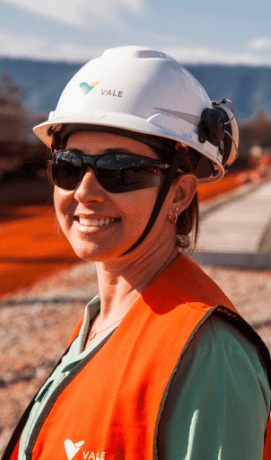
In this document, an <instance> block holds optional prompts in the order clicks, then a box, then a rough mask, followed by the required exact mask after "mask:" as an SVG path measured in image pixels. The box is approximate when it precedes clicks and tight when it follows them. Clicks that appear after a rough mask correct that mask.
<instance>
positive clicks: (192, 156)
mask: <svg viewBox="0 0 271 460" xmlns="http://www.w3.org/2000/svg"><path fill="white" fill-rule="evenodd" d="M153 150H154V151H155V154H156V155H157V156H158V158H159V159H160V160H161V161H163V162H165V163H169V164H170V163H171V162H172V159H173V156H174V153H175V152H176V150H173V149H171V151H168V150H167V151H161V150H159V149H155V148H153ZM200 158H201V155H200V153H199V152H197V151H196V150H195V149H193V148H191V147H189V148H188V151H187V152H186V153H184V156H183V158H182V159H181V161H180V169H181V170H182V171H183V172H184V173H190V172H193V171H194V170H195V169H196V167H197V164H198V162H199V160H200ZM180 174H182V173H180ZM198 233H199V204H198V192H196V193H195V195H194V197H193V199H192V201H191V203H190V205H189V206H188V207H187V208H186V209H185V210H184V211H183V212H182V213H181V214H180V215H179V217H178V220H177V244H178V246H179V247H180V248H181V249H188V252H190V254H191V253H192V252H193V251H194V249H195V246H196V243H197V239H198Z"/></svg>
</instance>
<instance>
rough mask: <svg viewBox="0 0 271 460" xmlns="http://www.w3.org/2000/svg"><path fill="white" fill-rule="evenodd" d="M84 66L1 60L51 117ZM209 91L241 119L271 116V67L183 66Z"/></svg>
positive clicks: (2, 69) (31, 103)
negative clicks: (261, 111) (225, 101)
mask: <svg viewBox="0 0 271 460" xmlns="http://www.w3.org/2000/svg"><path fill="white" fill-rule="evenodd" d="M82 65H83V64H82V63H80V64H79V63H68V62H55V61H35V60H26V59H14V58H0V79H1V75H3V74H5V73H8V74H10V75H11V76H12V78H13V80H14V82H15V83H16V84H17V85H20V86H21V87H22V88H23V90H24V93H25V104H26V105H27V106H28V107H30V108H31V109H33V110H35V111H38V112H42V113H48V112H50V111H51V110H54V109H55V107H56V104H57V101H58V99H59V96H60V94H61V92H62V90H63V88H64V87H65V85H66V84H67V83H68V81H69V80H70V79H71V77H72V76H73V75H74V74H75V73H76V72H77V71H78V70H79V69H80V67H81V66H82ZM184 67H185V68H186V69H187V70H188V71H189V72H191V73H192V74H193V75H194V76H195V77H196V78H197V79H198V81H199V82H200V83H201V84H202V85H203V87H204V88H205V89H206V91H207V93H208V95H209V97H210V98H211V100H218V101H219V100H221V99H223V98H227V99H230V100H231V101H233V102H234V104H235V105H236V107H237V114H238V117H239V118H240V119H242V118H244V119H246V118H251V117H252V116H253V115H254V114H255V113H256V112H257V111H258V110H259V109H260V108H261V109H264V111H265V112H266V113H267V114H268V115H270V116H271V67H268V66H261V67H254V66H253V67H252V66H244V65H238V66H233V65H232V66H225V65H203V64H198V65H196V64H194V65H184Z"/></svg>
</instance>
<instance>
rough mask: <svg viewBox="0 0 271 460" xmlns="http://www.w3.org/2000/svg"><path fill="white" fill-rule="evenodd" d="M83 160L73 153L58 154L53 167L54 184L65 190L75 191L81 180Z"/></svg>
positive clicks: (55, 156)
mask: <svg viewBox="0 0 271 460" xmlns="http://www.w3.org/2000/svg"><path fill="white" fill-rule="evenodd" d="M83 166H84V164H83V161H82V159H81V158H80V157H79V156H78V155H76V153H73V152H57V153H56V154H55V155H54V159H53V162H52V165H51V175H52V179H53V182H54V184H56V185H57V186H58V187H60V188H63V189H65V190H74V189H75V188H76V187H77V185H78V183H79V182H80V180H81V175H82V169H83Z"/></svg>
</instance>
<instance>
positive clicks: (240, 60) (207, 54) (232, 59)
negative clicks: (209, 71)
mask: <svg viewBox="0 0 271 460" xmlns="http://www.w3.org/2000/svg"><path fill="white" fill-rule="evenodd" d="M161 51H164V52H165V53H167V54H169V55H170V56H172V57H173V58H175V59H176V60H177V61H179V62H183V63H186V64H192V63H204V64H228V65H238V64H242V65H270V64H271V57H270V58H264V57H262V56H258V55H257V54H253V53H246V52H243V53H242V52H240V53H233V52H225V51H223V50H214V49H211V48H207V47H168V48H163V49H161Z"/></svg>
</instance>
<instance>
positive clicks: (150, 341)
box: [3, 256, 271, 460]
mask: <svg viewBox="0 0 271 460" xmlns="http://www.w3.org/2000/svg"><path fill="white" fill-rule="evenodd" d="M210 315H219V316H220V317H223V318H224V319H225V321H228V322H230V323H231V324H233V325H235V326H236V327H237V328H238V329H239V330H240V331H242V333H244V334H246V336H247V337H249V338H250V339H251V340H252V341H253V342H254V344H255V346H256V347H257V349H258V350H259V352H260V353H261V355H262V357H263V359H264V361H265V363H266V367H267V370H268V374H269V377H270V369H271V366H270V355H269V352H268V349H267V348H266V346H265V344H264V343H263V342H262V340H261V338H260V337H259V336H258V334H257V333H256V332H255V331H254V330H253V329H252V327H251V326H249V325H248V324H247V323H246V321H245V320H244V319H243V318H242V317H241V316H239V314H238V313H237V311H236V310H235V308H234V307H233V305H232V304H231V302H230V301H229V299H228V298H227V297H226V296H225V294H224V293H223V292H222V291H221V290H220V288H219V287H218V286H217V285H216V284H215V283H214V282H213V281H212V280H211V279H210V278H209V277H208V276H207V275H206V274H205V273H204V272H203V271H202V270H201V269H200V268H199V267H198V266H197V265H196V264H195V263H194V262H192V261H191V260H190V259H188V258H187V257H185V256H180V257H179V258H178V259H177V260H176V261H175V262H173V263H172V264H171V265H170V266H169V267H167V268H166V269H165V270H164V271H163V272H162V273H161V274H160V275H159V276H158V277H156V278H155V279H154V280H153V281H152V283H151V284H150V285H149V286H148V287H147V289H146V290H145V291H144V292H143V294H142V295H141V296H140V298H139V299H138V300H137V301H136V302H135V304H134V305H133V307H132V308H131V309H130V310H129V312H128V313H127V315H126V316H125V318H124V319H123V320H122V322H121V324H120V325H119V326H118V328H117V329H116V330H115V331H114V332H113V333H111V334H110V336H109V338H108V337H107V338H105V339H104V341H103V342H102V343H101V344H100V345H99V346H98V347H97V348H96V349H94V350H93V351H91V352H90V353H89V355H88V356H86V357H85V358H84V359H83V360H82V361H80V362H79V363H78V364H77V365H76V366H75V368H74V369H73V370H72V371H71V372H70V373H69V374H68V376H67V377H66V378H65V379H64V380H63V381H62V383H61V384H60V385H59V386H58V387H57V388H56V389H55V390H54V392H53V393H52V395H51V396H50V398H49V400H48V402H47V404H46V406H45V408H44V409H43V411H42V413H41V415H40V416H39V418H38V420H37V422H36V424H35V426H34V428H33V431H32V434H31V436H30V439H29V443H28V446H27V449H26V460H30V459H32V460H49V459H54V458H57V459H58V460H67V459H68V460H71V459H72V458H73V457H75V460H79V459H80V460H83V459H87V460H92V459H95V460H124V459H129V460H138V459H139V458H140V459H141V460H153V459H156V460H157V459H158V457H159V456H158V429H159V422H160V420H161V417H162V413H163V407H164V405H165V404H166V398H167V395H168V392H169V388H170V383H171V381H172V378H173V376H174V373H175V372H176V370H177V367H178V365H179V363H180V361H181V358H182V356H183V354H184V352H185V350H186V349H187V347H188V345H189V343H190V341H191V339H192V338H193V337H194V335H195V334H196V332H197V331H198V330H199V328H200V327H201V325H202V324H203V323H204V322H205V321H206V319H207V318H209V317H210ZM79 330H80V325H79V326H78V327H77V328H76V331H75V333H74V335H73V337H74V336H76V335H77V333H78V331H79ZM28 413H29V412H28ZM269 430H270V428H269V427H268V432H267V438H266V443H265V453H264V457H263V460H271V455H270V446H269V442H270V441H269V436H270V434H269ZM20 432H21V429H17V433H16V436H15V435H14V437H13V440H12V441H11V442H10V444H9V446H8V447H7V449H6V453H5V454H4V457H3V460H8V459H10V458H11V459H12V460H15V459H17V455H18V442H19V441H18V439H19V436H20ZM16 443H17V446H16ZM14 446H16V447H14ZM268 449H269V451H268ZM75 455H76V456H75Z"/></svg>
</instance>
